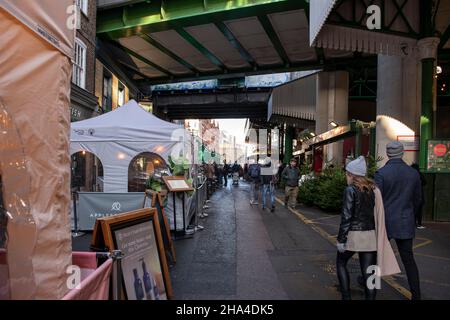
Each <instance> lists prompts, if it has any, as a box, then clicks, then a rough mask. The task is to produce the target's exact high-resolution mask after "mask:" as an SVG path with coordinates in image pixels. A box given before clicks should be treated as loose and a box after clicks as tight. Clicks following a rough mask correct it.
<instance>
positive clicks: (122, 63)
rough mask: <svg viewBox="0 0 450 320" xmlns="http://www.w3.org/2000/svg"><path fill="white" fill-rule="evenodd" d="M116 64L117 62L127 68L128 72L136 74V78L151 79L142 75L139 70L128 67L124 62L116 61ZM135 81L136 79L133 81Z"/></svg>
mask: <svg viewBox="0 0 450 320" xmlns="http://www.w3.org/2000/svg"><path fill="white" fill-rule="evenodd" d="M117 62H119V63H120V64H121V65H122V66H124V67H125V68H127V69H128V70H130V71H131V72H133V73H135V74H137V75H138V76H140V77H142V78H144V79H151V78H150V77H149V76H147V75H145V74H143V73H142V72H140V71H139V68H137V67H135V66H132V65H130V64H129V63H126V62H125V61H122V60H118V61H117ZM134 80H136V79H134Z"/></svg>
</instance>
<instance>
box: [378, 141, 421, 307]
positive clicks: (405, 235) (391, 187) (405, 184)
mask: <svg viewBox="0 0 450 320" xmlns="http://www.w3.org/2000/svg"><path fill="white" fill-rule="evenodd" d="M403 153H404V147H403V144H402V143H400V142H398V141H394V142H390V143H389V144H388V145H387V146H386V154H387V156H388V158H389V161H388V162H387V163H386V165H385V166H384V167H383V168H381V169H379V170H378V171H377V172H376V173H375V182H376V184H377V186H378V188H379V189H380V191H381V194H382V196H383V202H384V210H385V212H386V230H387V235H388V238H389V239H394V240H395V242H396V244H397V247H398V251H399V253H400V257H401V260H402V262H403V265H404V267H405V270H406V275H407V277H408V284H409V287H410V290H411V295H412V299H413V300H420V299H421V292H420V282H419V270H418V268H417V265H416V261H415V260H414V254H413V240H414V237H415V229H416V223H415V214H416V212H417V210H419V208H420V206H421V203H422V192H421V189H422V185H421V182H420V175H419V173H417V171H416V170H414V169H413V168H411V167H410V166H408V165H407V164H406V163H405V162H404V161H403V160H402V158H403Z"/></svg>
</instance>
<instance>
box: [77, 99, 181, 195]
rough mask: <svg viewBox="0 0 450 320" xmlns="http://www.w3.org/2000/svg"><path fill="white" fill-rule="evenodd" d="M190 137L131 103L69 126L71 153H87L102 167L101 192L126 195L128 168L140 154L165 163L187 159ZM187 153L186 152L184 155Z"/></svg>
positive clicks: (175, 126)
mask: <svg viewBox="0 0 450 320" xmlns="http://www.w3.org/2000/svg"><path fill="white" fill-rule="evenodd" d="M188 139H189V136H188V135H187V134H186V133H185V130H184V128H183V126H180V125H176V124H173V123H170V122H167V121H163V120H161V119H159V118H157V117H156V116H154V115H152V114H150V113H148V112H147V111H145V110H144V109H143V108H141V107H140V106H139V105H138V104H137V103H136V101H134V100H131V101H129V102H128V103H127V104H125V105H123V106H122V107H119V108H117V109H115V110H114V111H111V112H109V113H106V114H104V115H101V116H98V117H96V118H91V119H88V120H84V121H80V122H75V123H72V124H71V136H70V154H71V155H73V154H75V153H77V152H81V151H86V152H90V153H92V154H94V155H96V156H97V157H98V158H99V159H100V161H101V162H102V165H103V172H104V192H108V193H122V192H128V167H129V165H130V162H131V160H132V159H133V158H134V157H136V156H137V155H139V154H141V153H143V152H152V153H156V154H158V155H159V156H161V157H162V158H163V159H164V160H165V161H167V160H168V158H169V156H170V155H171V156H172V157H174V158H177V157H181V156H185V157H187V158H190V142H189V140H188ZM185 150H186V152H185Z"/></svg>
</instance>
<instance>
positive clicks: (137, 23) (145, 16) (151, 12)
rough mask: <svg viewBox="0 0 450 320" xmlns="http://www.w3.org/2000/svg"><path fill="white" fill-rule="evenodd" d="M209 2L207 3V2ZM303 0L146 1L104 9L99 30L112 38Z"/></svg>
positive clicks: (280, 8)
mask: <svg viewBox="0 0 450 320" xmlns="http://www.w3.org/2000/svg"><path fill="white" fill-rule="evenodd" d="M205 4H206V5H205ZM306 6H308V4H307V3H306V1H303V0H294V1H293V0H208V1H206V2H204V1H201V0H170V1H164V2H162V1H151V2H150V3H147V2H142V3H139V4H134V5H133V6H123V7H117V8H113V9H109V10H102V11H100V12H99V15H98V17H97V34H99V35H101V34H106V33H109V35H110V37H111V38H112V39H117V38H121V37H130V36H133V35H139V34H142V33H147V34H149V33H152V32H159V31H166V30H171V29H175V28H186V27H190V26H195V25H202V24H208V23H213V22H222V21H227V20H235V19H242V18H248V17H254V16H258V15H267V14H270V13H275V12H284V11H289V10H297V9H304V8H305V7H306Z"/></svg>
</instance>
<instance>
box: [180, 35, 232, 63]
mask: <svg viewBox="0 0 450 320" xmlns="http://www.w3.org/2000/svg"><path fill="white" fill-rule="evenodd" d="M175 30H176V31H177V32H178V34H179V35H180V36H181V37H183V39H184V40H186V41H187V42H189V43H190V44H191V45H192V46H193V47H194V48H196V49H197V50H198V51H200V52H201V53H202V54H203V55H204V56H205V57H206V58H208V59H209V61H211V62H212V63H213V64H214V65H215V66H216V67H218V68H219V69H220V70H222V71H224V72H227V71H228V70H226V68H225V66H224V65H223V63H222V62H221V61H220V60H219V59H218V58H217V57H216V56H215V55H214V54H213V53H212V52H211V51H209V50H208V49H206V48H205V47H204V46H203V45H202V44H201V43H200V42H198V41H197V39H195V38H194V37H193V36H191V34H190V33H189V32H187V31H186V30H184V29H183V28H177V29H175Z"/></svg>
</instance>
